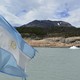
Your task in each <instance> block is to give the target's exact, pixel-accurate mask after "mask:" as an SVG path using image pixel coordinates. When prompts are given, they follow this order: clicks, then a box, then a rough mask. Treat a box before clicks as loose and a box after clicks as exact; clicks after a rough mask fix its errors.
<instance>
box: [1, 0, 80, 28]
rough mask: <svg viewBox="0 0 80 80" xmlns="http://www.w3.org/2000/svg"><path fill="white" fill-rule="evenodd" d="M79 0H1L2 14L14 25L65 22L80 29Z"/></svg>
mask: <svg viewBox="0 0 80 80" xmlns="http://www.w3.org/2000/svg"><path fill="white" fill-rule="evenodd" d="M79 2H80V1H79V0H0V14H1V15H2V16H4V17H5V18H6V19H7V20H8V21H9V22H10V23H11V24H12V25H14V26H15V25H23V24H26V23H28V22H31V21H33V20H35V19H38V20H44V19H46V20H48V19H49V20H63V21H67V22H69V23H71V24H72V25H74V26H77V27H80V13H79V12H80V3H79Z"/></svg>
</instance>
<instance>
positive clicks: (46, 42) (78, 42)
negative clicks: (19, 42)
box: [24, 36, 80, 48]
mask: <svg viewBox="0 0 80 80" xmlns="http://www.w3.org/2000/svg"><path fill="white" fill-rule="evenodd" d="M24 40H25V41H26V42H27V43H28V44H29V45H31V46H33V47H51V48H67V47H71V46H78V47H80V36H78V37H68V38H64V37H49V38H44V39H41V40H35V39H30V38H24Z"/></svg>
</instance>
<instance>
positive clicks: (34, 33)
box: [16, 26, 80, 39]
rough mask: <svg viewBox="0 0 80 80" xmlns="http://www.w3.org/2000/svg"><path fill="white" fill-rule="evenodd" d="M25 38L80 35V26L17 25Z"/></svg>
mask: <svg viewBox="0 0 80 80" xmlns="http://www.w3.org/2000/svg"><path fill="white" fill-rule="evenodd" d="M16 29H17V30H18V31H19V32H20V33H21V35H22V37H23V38H26V37H30V38H33V39H42V38H44V37H65V38H66V37H74V36H80V28H75V27H57V26H56V27H50V28H41V27H36V26H35V27H16Z"/></svg>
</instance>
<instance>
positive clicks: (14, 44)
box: [10, 41, 16, 49]
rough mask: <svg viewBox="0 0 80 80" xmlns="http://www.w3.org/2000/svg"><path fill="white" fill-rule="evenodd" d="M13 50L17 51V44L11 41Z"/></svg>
mask: <svg viewBox="0 0 80 80" xmlns="http://www.w3.org/2000/svg"><path fill="white" fill-rule="evenodd" d="M10 46H11V47H12V48H13V49H16V42H15V41H11V45H10Z"/></svg>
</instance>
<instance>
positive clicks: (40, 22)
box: [22, 20, 73, 28]
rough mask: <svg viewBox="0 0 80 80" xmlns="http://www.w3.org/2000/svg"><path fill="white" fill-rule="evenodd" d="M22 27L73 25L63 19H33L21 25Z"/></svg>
mask: <svg viewBox="0 0 80 80" xmlns="http://www.w3.org/2000/svg"><path fill="white" fill-rule="evenodd" d="M23 26H24V27H41V28H49V27H55V26H58V27H59V26H60V27H73V26H72V25H71V24H70V23H68V22H64V21H50V20H34V21H32V22H30V23H28V24H25V25H23ZM23 26H22V27H23Z"/></svg>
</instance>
